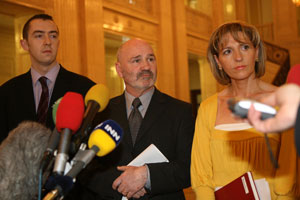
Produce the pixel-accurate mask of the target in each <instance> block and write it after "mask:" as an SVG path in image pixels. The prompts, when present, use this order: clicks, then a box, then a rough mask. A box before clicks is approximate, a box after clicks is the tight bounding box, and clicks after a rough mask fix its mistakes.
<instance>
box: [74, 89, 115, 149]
mask: <svg viewBox="0 0 300 200" xmlns="http://www.w3.org/2000/svg"><path fill="white" fill-rule="evenodd" d="M84 101H85V105H86V110H85V113H84V117H83V121H82V124H81V127H80V129H79V130H78V131H77V133H76V134H75V135H74V136H73V138H72V146H71V150H70V151H71V154H72V153H73V154H75V153H76V151H78V149H79V147H80V145H81V143H86V142H87V140H88V137H89V134H90V132H91V131H92V128H93V127H92V125H93V124H92V122H93V120H94V118H95V116H96V114H97V112H101V111H102V110H104V109H105V108H106V106H107V104H108V101H109V91H108V88H107V87H106V86H105V85H103V84H96V85H94V86H93V87H91V88H90V89H89V91H88V92H87V93H86V95H85V98H84Z"/></svg>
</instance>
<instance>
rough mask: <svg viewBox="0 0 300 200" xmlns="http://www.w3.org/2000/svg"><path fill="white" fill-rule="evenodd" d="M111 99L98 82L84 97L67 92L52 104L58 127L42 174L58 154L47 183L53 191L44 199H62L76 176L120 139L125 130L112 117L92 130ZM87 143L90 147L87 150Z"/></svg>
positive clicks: (51, 139) (46, 155)
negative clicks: (68, 164) (96, 118)
mask: <svg viewBox="0 0 300 200" xmlns="http://www.w3.org/2000/svg"><path fill="white" fill-rule="evenodd" d="M108 101H109V93H108V89H107V88H106V87H105V86H104V85H101V84H97V85H95V86H93V87H92V88H91V89H90V90H89V91H88V92H87V94H86V96H85V99H84V100H83V98H82V96H81V95H80V94H78V93H74V92H67V93H66V94H65V95H64V96H63V97H62V98H61V99H59V100H58V101H57V102H56V103H55V104H54V105H53V121H54V122H56V128H55V129H54V131H53V132H52V134H51V136H50V139H49V142H48V145H47V148H46V151H45V153H44V157H43V159H42V161H41V164H40V171H41V172H42V173H45V172H46V171H47V169H51V168H52V164H53V157H54V155H55V152H57V154H56V157H55V163H54V166H53V170H52V173H51V175H50V176H47V180H46V182H45V185H44V189H45V190H46V192H47V191H50V192H48V193H47V194H46V195H45V197H44V198H43V199H44V200H50V199H55V198H56V197H61V198H63V197H64V196H65V195H66V194H67V193H68V192H69V191H70V190H71V188H72V187H73V183H74V179H75V177H76V176H77V175H78V174H79V173H80V172H81V170H82V169H84V168H85V167H86V166H87V165H88V164H89V163H90V162H91V160H92V159H93V158H94V157H95V156H96V155H97V156H105V155H107V154H108V153H110V152H111V151H112V150H114V149H115V148H116V147H117V146H118V144H119V143H120V142H121V140H122V136H123V131H122V129H121V127H120V126H119V125H118V124H117V123H116V122H114V121H113V120H107V121H104V122H102V123H101V124H99V125H97V126H96V127H95V128H94V129H93V130H92V125H93V124H92V122H93V119H94V117H95V115H96V114H97V112H100V111H102V110H104V109H105V107H106V106H107V104H108ZM84 102H85V103H84ZM85 105H86V109H85ZM86 146H88V147H89V148H88V149H86ZM75 152H77V153H76V155H75V156H74V157H73V159H72V161H71V164H72V166H71V168H70V170H67V169H66V168H67V167H66V165H67V163H68V162H69V161H70V160H69V157H70V156H69V155H72V154H75ZM51 161H52V162H51ZM44 176H45V175H44Z"/></svg>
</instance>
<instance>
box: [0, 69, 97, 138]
mask: <svg viewBox="0 0 300 200" xmlns="http://www.w3.org/2000/svg"><path fill="white" fill-rule="evenodd" d="M94 84H95V83H94V82H93V81H91V80H90V79H88V78H86V77H84V76H81V75H78V74H75V73H73V72H70V71H67V70H66V69H64V68H63V67H62V66H60V70H59V72H58V75H57V78H56V81H55V85H54V88H53V92H52V96H51V99H50V104H49V109H48V114H47V122H46V126H47V127H48V128H50V129H51V130H52V129H53V128H54V122H53V119H52V109H51V106H52V105H53V103H54V102H55V101H56V100H57V99H59V98H60V97H63V96H64V94H65V93H66V92H68V91H72V92H77V93H80V94H82V95H83V98H84V96H85V94H86V92H87V91H88V90H89V89H90V87H92V86H93V85H94ZM24 120H31V121H37V114H36V109H35V100H34V94H33V87H32V78H31V73H30V70H29V71H28V72H27V73H25V74H22V75H20V76H17V77H15V78H12V79H11V80H9V81H7V82H6V83H4V84H3V85H2V86H1V87H0V128H1V131H0V142H2V140H4V138H6V137H7V135H8V133H9V131H10V130H12V129H14V128H15V127H17V125H18V124H19V123H20V122H21V121H24Z"/></svg>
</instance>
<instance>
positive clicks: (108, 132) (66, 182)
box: [43, 120, 123, 200]
mask: <svg viewBox="0 0 300 200" xmlns="http://www.w3.org/2000/svg"><path fill="white" fill-rule="evenodd" d="M122 138H123V130H122V128H121V127H120V125H119V124H117V123H116V122H115V121H113V120H106V121H104V122H102V123H101V124H99V125H98V126H96V127H95V129H94V130H93V132H92V133H91V135H90V137H89V140H88V147H89V149H87V150H84V151H79V152H78V153H77V154H76V155H75V157H74V159H73V160H74V164H73V166H72V168H71V170H70V171H69V172H68V173H67V174H66V175H65V176H56V177H51V178H52V179H51V180H50V181H49V182H48V183H47V189H48V190H51V192H49V193H48V194H47V195H46V196H45V197H44V198H43V199H44V200H51V199H54V198H56V197H58V196H65V195H66V194H67V193H68V192H69V191H70V190H71V188H72V187H73V179H74V178H75V177H76V176H77V175H78V174H79V173H80V172H81V170H82V169H84V168H85V167H86V166H87V165H88V164H89V163H90V162H91V161H92V159H93V158H94V157H95V156H96V155H97V156H99V157H101V156H105V155H107V154H109V153H110V152H111V151H113V150H114V149H115V148H116V147H117V146H118V145H119V144H120V142H121V140H122Z"/></svg>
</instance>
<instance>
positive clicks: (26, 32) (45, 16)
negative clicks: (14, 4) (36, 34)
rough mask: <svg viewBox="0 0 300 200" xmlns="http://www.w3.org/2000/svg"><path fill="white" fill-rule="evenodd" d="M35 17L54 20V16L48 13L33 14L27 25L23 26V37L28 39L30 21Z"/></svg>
mask: <svg viewBox="0 0 300 200" xmlns="http://www.w3.org/2000/svg"><path fill="white" fill-rule="evenodd" d="M34 19H42V20H51V21H53V18H52V16H50V15H47V14H37V15H34V16H32V17H31V18H30V19H28V20H27V22H26V23H25V25H24V27H23V39H26V40H27V39H28V30H29V26H30V22H31V21H32V20H34Z"/></svg>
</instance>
